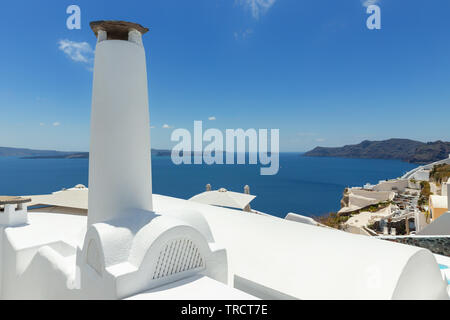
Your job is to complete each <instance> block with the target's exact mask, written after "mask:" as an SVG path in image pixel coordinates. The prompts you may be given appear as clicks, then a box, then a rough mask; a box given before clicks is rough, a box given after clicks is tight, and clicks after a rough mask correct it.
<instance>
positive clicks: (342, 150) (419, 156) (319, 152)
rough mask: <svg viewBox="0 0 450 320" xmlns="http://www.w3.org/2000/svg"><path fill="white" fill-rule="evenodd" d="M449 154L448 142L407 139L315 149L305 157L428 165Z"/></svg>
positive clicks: (449, 144)
mask: <svg viewBox="0 0 450 320" xmlns="http://www.w3.org/2000/svg"><path fill="white" fill-rule="evenodd" d="M449 154H450V142H442V141H436V142H428V143H424V142H420V141H414V140H409V139H389V140H383V141H368V140H366V141H363V142H361V143H359V144H355V145H346V146H343V147H338V148H326V147H316V148H315V149H313V150H311V151H308V152H306V153H305V154H304V156H307V157H342V158H361V159H397V160H402V161H407V162H411V163H429V162H434V161H438V160H442V159H445V158H447V157H448V156H449Z"/></svg>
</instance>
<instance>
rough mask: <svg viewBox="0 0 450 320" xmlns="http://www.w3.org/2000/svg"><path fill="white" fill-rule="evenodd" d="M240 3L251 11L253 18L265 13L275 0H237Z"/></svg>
mask: <svg viewBox="0 0 450 320" xmlns="http://www.w3.org/2000/svg"><path fill="white" fill-rule="evenodd" d="M239 1H240V4H241V5H242V6H244V7H246V8H247V9H249V10H250V11H251V13H252V16H253V18H255V19H259V17H260V16H261V15H262V14H264V13H266V12H267V11H268V10H269V9H270V7H272V6H273V4H274V3H275V1H276V0H239Z"/></svg>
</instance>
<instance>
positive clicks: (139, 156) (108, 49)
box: [88, 21, 152, 225]
mask: <svg viewBox="0 0 450 320" xmlns="http://www.w3.org/2000/svg"><path fill="white" fill-rule="evenodd" d="M91 28H92V30H93V31H94V33H95V34H96V36H97V47H96V50H95V63H94V81H93V90H92V113H91V143H90V155H89V212H88V225H92V224H94V223H98V222H105V221H109V220H112V219H117V218H126V217H127V215H129V214H131V213H130V210H129V209H143V210H152V186H151V181H152V178H151V149H150V119H149V112H148V92H147V70H146V59H145V50H144V47H143V45H142V34H144V33H146V32H147V31H148V29H147V28H144V27H142V26H140V25H138V24H135V23H129V22H124V21H96V22H91Z"/></svg>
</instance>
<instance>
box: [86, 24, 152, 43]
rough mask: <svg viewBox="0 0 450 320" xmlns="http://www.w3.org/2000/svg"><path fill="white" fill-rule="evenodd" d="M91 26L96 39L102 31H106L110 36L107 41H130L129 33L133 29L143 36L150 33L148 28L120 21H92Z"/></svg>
mask: <svg viewBox="0 0 450 320" xmlns="http://www.w3.org/2000/svg"><path fill="white" fill-rule="evenodd" d="M89 25H90V26H91V29H92V31H94V33H95V36H96V37H97V36H98V32H99V31H100V30H103V31H106V33H107V36H108V39H107V40H128V33H129V32H130V31H131V30H133V29H134V30H137V31H139V32H140V33H141V34H144V33H147V31H148V28H145V27H143V26H141V25H140V24H137V23H133V22H126V21H119V20H107V21H105V20H100V21H92V22H91V23H90V24H89Z"/></svg>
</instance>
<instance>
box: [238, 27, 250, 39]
mask: <svg viewBox="0 0 450 320" xmlns="http://www.w3.org/2000/svg"><path fill="white" fill-rule="evenodd" d="M252 33H253V29H247V30H245V31H242V32H235V33H234V39H235V40H245V39H247V38H248V37H249V36H250V35H251V34H252Z"/></svg>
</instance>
